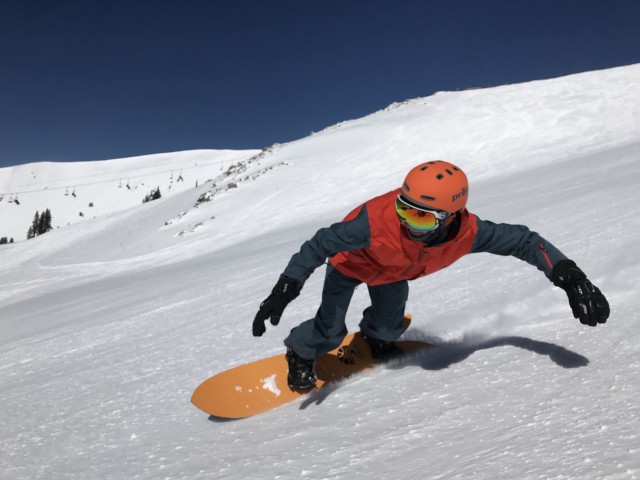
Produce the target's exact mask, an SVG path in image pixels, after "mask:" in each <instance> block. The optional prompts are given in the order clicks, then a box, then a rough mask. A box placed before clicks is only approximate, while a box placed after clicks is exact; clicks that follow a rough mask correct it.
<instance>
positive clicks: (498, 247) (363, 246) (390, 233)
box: [282, 189, 567, 286]
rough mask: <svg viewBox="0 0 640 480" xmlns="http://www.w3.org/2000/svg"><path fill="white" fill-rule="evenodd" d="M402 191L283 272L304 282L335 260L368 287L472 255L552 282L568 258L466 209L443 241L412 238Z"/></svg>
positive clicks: (324, 233)
mask: <svg viewBox="0 0 640 480" xmlns="http://www.w3.org/2000/svg"><path fill="white" fill-rule="evenodd" d="M399 193H400V189H398V190H393V191H391V192H388V193H386V194H384V195H381V196H379V197H376V198H373V199H371V200H369V201H367V202H365V203H364V204H362V205H360V206H358V207H357V208H356V209H355V210H353V211H352V212H351V213H349V214H348V215H347V216H346V217H345V219H344V220H343V221H342V222H339V223H335V224H333V225H331V226H330V227H327V228H322V229H320V230H318V232H317V233H316V234H315V235H314V236H313V237H312V238H311V239H310V240H308V241H306V242H305V243H304V244H303V245H302V247H301V248H300V251H299V252H298V253H296V254H295V255H293V257H291V261H290V262H289V264H288V265H287V267H286V269H285V270H284V272H283V273H282V275H283V276H286V277H290V278H295V279H297V280H298V281H300V283H301V284H304V283H305V281H306V280H307V279H308V278H309V276H310V275H311V274H312V273H313V271H314V270H315V269H316V268H318V267H319V266H320V265H322V264H323V263H325V261H326V260H327V258H328V259H329V262H331V264H332V265H333V266H334V267H335V268H336V269H337V270H338V271H339V272H340V273H342V274H343V275H345V276H347V277H349V278H353V279H356V280H359V281H361V282H363V283H366V284H367V285H372V286H373V285H384V284H387V283H393V282H399V281H403V280H414V279H416V278H420V277H423V276H425V275H429V274H431V273H434V272H437V271H438V270H441V269H443V268H446V267H448V266H449V265H451V264H452V263H454V262H456V261H457V260H459V259H460V258H462V257H463V256H465V255H467V254H468V253H479V252H489V253H493V254H496V255H511V256H514V257H516V258H519V259H520V260H524V261H526V262H528V263H530V264H531V265H534V266H535V267H537V268H538V270H540V271H542V272H543V273H544V274H545V275H546V276H547V278H549V279H551V270H552V269H553V266H554V265H555V264H556V263H557V262H559V261H560V260H564V259H566V258H567V257H565V256H564V255H563V254H562V253H561V252H560V251H559V250H558V249H557V248H556V247H554V246H553V245H552V244H551V243H549V242H548V241H547V240H545V239H544V238H542V237H541V236H540V235H538V234H537V233H536V232H532V231H531V230H529V229H528V228H527V227H525V226H523V225H509V224H504V223H502V224H495V223H493V222H489V221H486V220H481V219H480V218H478V217H477V216H476V215H474V214H472V213H469V212H468V211H467V210H466V209H465V210H464V211H462V212H461V213H459V214H458V218H457V220H456V224H457V225H456V226H458V227H459V228H457V229H452V230H453V231H452V232H451V234H450V236H449V237H448V238H447V239H446V240H445V241H443V242H441V243H438V244H437V245H434V246H429V245H428V244H425V243H423V242H419V241H416V240H413V239H412V238H411V237H409V234H408V232H407V230H406V228H405V227H404V226H403V225H402V224H401V223H400V220H399V219H398V216H397V214H396V210H395V199H396V197H397V196H398V194H399Z"/></svg>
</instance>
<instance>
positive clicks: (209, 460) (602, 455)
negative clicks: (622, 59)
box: [0, 65, 640, 480]
mask: <svg viewBox="0 0 640 480" xmlns="http://www.w3.org/2000/svg"><path fill="white" fill-rule="evenodd" d="M246 153H248V154H249V155H246ZM255 153H256V152H244V153H243V152H239V153H238V157H237V158H236V159H235V160H234V162H235V166H234V168H233V169H232V172H231V173H232V175H231V176H228V177H225V178H224V179H223V181H219V182H215V181H213V182H209V183H205V184H202V183H200V184H199V185H198V186H197V187H196V186H195V183H194V182H190V183H191V185H190V186H189V188H185V189H184V190H182V191H180V192H175V193H173V194H172V195H168V196H165V197H163V198H162V199H160V200H157V201H154V202H150V203H146V204H144V205H136V206H130V207H129V208H126V209H122V210H119V211H114V212H112V213H109V214H105V215H101V216H96V218H95V219H94V218H86V217H85V219H84V220H83V221H82V222H78V223H75V224H72V225H70V226H67V227H63V228H59V229H56V230H54V231H52V232H50V233H47V234H46V235H43V236H41V237H38V238H36V239H33V240H30V241H22V242H19V243H15V244H10V245H4V246H0V332H1V333H0V354H1V357H0V358H1V360H0V384H1V385H2V389H1V390H0V412H1V413H0V415H2V430H1V433H0V477H2V478H7V479H34V478H42V479H58V478H59V479H75V478H77V479H85V478H99V479H104V478H113V479H122V478H136V479H156V478H170V479H199V478H201V479H211V478H215V479H231V480H244V479H275V478H281V479H289V478H291V479H300V478H303V479H304V478H309V479H350V480H351V479H363V480H364V479H369V478H381V479H415V478H429V479H467V478H473V479H475V480H482V479H487V480H489V479H491V480H494V479H610V480H613V479H635V478H638V477H640V402H639V401H638V398H640V357H639V355H638V352H639V345H640V329H639V325H640V323H639V320H640V315H639V314H638V307H639V301H638V297H637V293H636V289H637V284H638V281H639V280H640V255H639V253H640V248H639V247H638V238H639V236H640V192H639V191H638V185H640V65H633V66H628V67H621V68H616V69H611V70H605V71H598V72H590V73H585V74H581V75H574V76H569V77H564V78H558V79H552V80H546V81H537V82H531V83H526V84H520V85H509V86H502V87H496V88H491V89H484V90H473V91H464V92H454V93H452V92H447V93H438V94H436V95H434V96H431V97H427V98H420V99H415V100H410V101H407V102H404V103H401V104H396V105H392V106H391V107H389V108H387V109H385V110H384V111H380V112H376V113H374V114H372V115H370V116H367V117H365V118H362V119H357V120H352V121H348V122H344V123H342V124H339V125H336V126H334V127H330V128H328V129H326V130H324V131H322V132H319V133H316V134H313V135H311V136H309V137H307V138H303V139H300V140H298V141H295V142H292V143H289V144H285V145H279V146H275V147H273V148H270V149H267V150H265V151H263V152H262V153H260V154H257V155H256V154H255ZM247 157H250V158H251V159H252V160H251V161H249V160H247ZM243 158H244V160H243ZM437 158H442V159H446V160H449V161H452V162H454V163H456V164H458V165H459V166H461V167H462V168H463V169H465V170H466V172H467V174H468V176H469V178H470V180H471V189H470V202H469V208H470V209H471V211H473V212H475V213H477V214H478V215H479V216H480V217H481V218H485V219H489V220H493V221H495V222H507V223H515V224H525V225H528V226H529V227H530V228H531V229H533V230H536V231H538V232H540V233H541V234H542V235H543V236H545V237H546V238H547V239H549V240H550V241H552V242H553V243H554V244H555V245H556V246H558V247H559V248H560V249H561V250H562V251H563V252H564V253H565V254H566V255H567V256H569V257H570V258H572V259H574V260H575V261H576V262H577V263H578V264H579V265H580V266H581V267H582V268H583V270H584V271H585V272H586V273H587V274H588V275H589V277H590V278H591V279H592V280H593V282H594V283H595V284H597V285H598V286H600V288H601V289H602V291H603V292H604V293H605V294H606V295H607V297H608V299H609V301H610V303H611V308H612V313H611V318H610V320H609V322H608V323H607V324H606V325H600V326H598V327H596V328H590V327H585V326H582V325H581V324H580V323H579V322H578V321H577V320H575V319H574V318H573V317H572V315H571V312H570V309H569V306H568V304H567V300H566V295H565V294H564V292H562V291H561V290H559V289H557V288H555V287H553V285H552V284H551V283H550V282H549V281H548V280H547V279H546V278H545V277H544V275H542V274H541V273H540V272H538V271H537V270H536V269H535V268H534V267H532V266H530V265H528V264H526V263H523V262H520V261H519V260H516V259H513V258H509V257H498V256H493V255H489V254H479V255H469V256H467V257H465V258H463V259H462V260H461V261H459V262H458V263H456V264H454V265H453V266H451V267H450V268H449V269H446V270H444V271H441V272H438V273H437V274H434V275H432V276H430V277H427V278H423V279H420V280H417V281H415V282H412V283H411V293H410V299H409V304H408V311H410V312H411V313H413V315H414V321H413V323H412V326H411V328H410V329H409V331H408V332H407V333H406V334H405V335H406V337H407V338H419V339H427V340H430V341H432V342H433V343H435V344H436V345H437V347H436V348H433V349H431V350H429V351H426V352H420V353H417V354H415V355H413V356H411V357H407V358H405V359H402V360H398V361H395V362H393V363H391V364H389V365H387V366H384V367H380V368H377V369H375V370H373V371H371V372H368V373H366V374H363V375H360V376H358V377H354V378H351V379H349V380H347V381H345V382H342V383H340V384H338V385H334V386H333V387H332V388H329V389H325V390H322V391H320V392H317V393H314V394H311V395H309V396H308V397H306V398H304V399H302V400H300V401H298V402H295V403H293V404H290V405H287V406H285V407H282V408H280V409H278V410H275V411H271V412H268V413H266V414H263V415H259V416H256V417H252V418H248V419H243V420H239V421H233V422H219V421H213V420H212V421H209V419H208V418H207V416H206V415H204V414H202V412H200V411H199V410H197V409H195V408H194V407H193V406H192V405H191V404H190V402H189V400H190V396H191V393H192V392H193V390H194V389H195V388H196V386H197V385H198V384H199V383H200V382H201V381H203V380H205V379H206V378H208V377H209V376H211V375H213V374H215V373H217V372H220V371H222V370H225V369H227V368H230V367H232V366H235V365H238V364H242V363H245V362H249V361H252V360H256V359H258V358H261V357H265V356H268V355H273V354H276V353H279V352H282V351H283V345H282V341H283V339H284V338H285V336H286V335H287V334H288V332H289V329H290V328H292V327H293V326H295V325H296V324H297V323H298V322H300V321H302V320H304V319H307V318H310V317H311V316H313V315H314V313H315V311H316V309H317V307H318V302H319V295H320V291H321V287H322V279H323V273H324V268H321V269H319V270H318V271H317V272H316V273H315V274H314V275H313V276H312V277H311V278H310V280H309V281H308V282H307V284H306V285H305V288H304V290H303V292H302V294H301V296H300V297H298V299H296V300H295V302H293V303H292V304H291V305H290V306H289V307H288V309H287V311H286V312H285V315H284V316H283V319H282V322H281V324H280V325H279V326H278V327H271V326H269V330H268V332H267V333H266V334H265V336H264V337H262V338H259V339H257V338H253V337H252V336H251V321H252V319H253V316H254V315H255V312H256V310H257V307H258V305H259V303H260V302H261V301H262V300H263V299H264V297H265V296H266V295H267V294H268V293H269V291H270V289H271V287H272V285H273V284H274V283H275V282H276V280H277V278H278V275H279V273H280V272H281V271H282V269H283V268H284V267H285V265H286V263H287V262H288V260H289V258H290V256H291V255H292V254H293V253H295V252H296V251H297V250H298V248H299V247H300V245H301V244H302V242H304V241H305V240H306V239H308V238H309V237H310V236H311V235H313V233H314V232H315V231H316V230H317V229H319V228H322V227H324V226H327V225H329V224H331V223H333V222H336V221H339V220H341V218H342V217H343V216H344V215H345V214H346V213H347V212H348V211H350V210H351V209H352V208H353V207H355V206H356V205H357V204H358V203H359V202H362V201H363V200H366V199H368V198H370V197H373V196H376V195H378V194H382V193H385V192H387V191H389V190H391V189H393V188H396V187H397V186H398V185H399V184H400V182H401V181H402V178H403V176H404V174H405V173H406V171H408V169H409V168H411V167H412V166H414V165H415V164H417V163H419V162H421V161H423V160H429V159H437ZM33 168H38V167H37V166H33ZM66 168H68V169H69V175H78V174H77V173H75V172H74V171H73V167H72V166H71V165H69V166H67V167H66ZM79 168H80V167H79ZM225 168H229V167H225ZM107 169H108V167H107ZM240 171H241V172H242V173H239V172H240ZM234 172H235V173H234ZM166 174H167V173H166V172H165V173H164V175H166ZM104 175H105V176H107V175H111V172H107V173H105V174H104ZM234 175H235V176H234ZM116 176H118V175H116ZM114 178H115V177H109V179H110V180H113V179H114ZM58 180H59V182H58V185H64V184H66V183H67V182H65V181H64V179H63V178H59V179H58ZM236 180H237V181H236ZM240 180H242V181H240ZM115 181H117V180H115ZM72 183H73V182H69V185H70V186H72V185H71V184H72ZM214 184H215V186H214ZM231 184H233V185H231ZM145 186H149V185H145ZM153 186H154V187H155V185H153ZM234 187H237V188H234ZM115 188H117V186H116V187H115ZM58 193H59V194H60V195H63V193H60V191H59V192H58ZM21 197H22V195H21ZM5 201H6V199H5ZM196 204H197V206H196ZM60 210H61V212H60V213H59V215H69V213H68V212H66V211H64V209H63V208H62V207H60ZM53 213H54V215H55V212H53ZM5 215H7V213H6V211H5V210H3V211H2V222H3V225H6V224H8V223H9V222H11V219H10V218H7V217H5ZM75 215H77V213H76V214H75ZM5 222H7V223H5ZM0 230H1V227H0ZM367 305H368V297H367V291H366V288H359V289H358V290H357V291H356V294H355V296H354V299H353V302H352V307H351V309H350V312H349V315H348V327H349V329H350V330H355V329H356V328H357V324H358V322H359V320H360V314H361V311H362V310H363V309H364V308H365V307H366V306H367Z"/></svg>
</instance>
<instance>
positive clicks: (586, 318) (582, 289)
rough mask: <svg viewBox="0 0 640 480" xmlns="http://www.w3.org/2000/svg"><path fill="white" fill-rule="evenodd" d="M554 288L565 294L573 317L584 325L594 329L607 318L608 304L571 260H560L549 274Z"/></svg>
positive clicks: (598, 290)
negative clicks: (561, 290)
mask: <svg viewBox="0 0 640 480" xmlns="http://www.w3.org/2000/svg"><path fill="white" fill-rule="evenodd" d="M551 280H552V281H553V284H554V285H555V286H556V287H560V288H562V289H563V290H564V291H565V292H567V296H568V297H569V305H570V306H571V310H572V311H573V316H574V317H575V318H578V319H580V322H581V323H583V324H584V325H590V326H592V327H595V326H596V325H597V324H598V323H605V322H606V321H607V318H609V302H607V299H606V298H605V297H604V295H603V294H602V292H600V289H599V288H598V287H596V286H594V285H593V284H592V283H591V282H590V281H589V279H588V278H587V276H586V275H585V274H584V272H583V271H582V270H580V269H579V268H578V266H577V265H576V264H575V262H573V261H572V260H561V261H559V262H558V263H556V264H555V266H554V267H553V270H552V272H551Z"/></svg>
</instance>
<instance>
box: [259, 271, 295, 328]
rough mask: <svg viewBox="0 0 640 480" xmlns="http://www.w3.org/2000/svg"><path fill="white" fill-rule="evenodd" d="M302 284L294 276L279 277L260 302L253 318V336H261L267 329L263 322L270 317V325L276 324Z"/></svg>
mask: <svg viewBox="0 0 640 480" xmlns="http://www.w3.org/2000/svg"><path fill="white" fill-rule="evenodd" d="M301 289H302V285H300V282H299V281H298V280H296V279H295V278H289V277H280V280H278V283H276V286H275V287H273V290H272V291H271V295H269V296H268V297H267V298H266V300H265V301H264V302H262V303H261V304H260V310H258V314H257V315H256V318H255V319H254V320H253V336H254V337H261V336H262V335H263V334H264V332H266V331H267V327H266V326H265V324H264V322H265V321H266V320H267V319H268V318H270V319H271V325H278V323H280V317H281V316H282V312H284V309H285V307H286V306H287V305H289V302H291V301H292V300H293V299H294V298H296V297H297V296H298V295H300V290H301Z"/></svg>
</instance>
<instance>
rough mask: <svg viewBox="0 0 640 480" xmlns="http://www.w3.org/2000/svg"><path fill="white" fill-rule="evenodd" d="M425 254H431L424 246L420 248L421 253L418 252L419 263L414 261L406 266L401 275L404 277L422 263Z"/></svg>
mask: <svg viewBox="0 0 640 480" xmlns="http://www.w3.org/2000/svg"><path fill="white" fill-rule="evenodd" d="M423 254H424V255H429V254H428V253H426V252H425V251H424V248H421V249H420V253H419V254H418V263H412V264H411V265H409V266H408V267H407V268H405V269H404V271H403V272H402V273H401V274H400V275H401V276H403V277H404V276H405V275H406V274H407V273H409V272H410V271H411V270H413V268H414V267H417V266H420V265H422V256H423Z"/></svg>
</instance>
